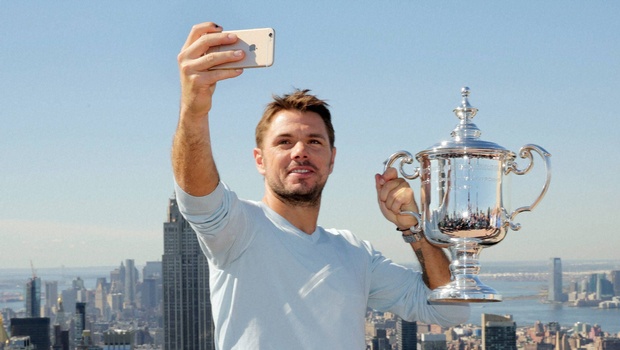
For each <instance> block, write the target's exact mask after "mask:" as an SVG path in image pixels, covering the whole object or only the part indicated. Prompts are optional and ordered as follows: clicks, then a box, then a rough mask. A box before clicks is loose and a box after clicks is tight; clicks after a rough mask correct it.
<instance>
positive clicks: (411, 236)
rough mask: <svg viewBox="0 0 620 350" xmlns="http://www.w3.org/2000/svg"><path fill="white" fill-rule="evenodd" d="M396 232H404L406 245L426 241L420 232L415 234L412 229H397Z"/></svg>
mask: <svg viewBox="0 0 620 350" xmlns="http://www.w3.org/2000/svg"><path fill="white" fill-rule="evenodd" d="M396 231H400V232H402V234H403V240H404V241H405V243H416V242H419V241H421V240H422V239H424V236H423V235H422V234H421V233H420V232H413V231H411V228H404V229H401V228H399V227H397V228H396Z"/></svg>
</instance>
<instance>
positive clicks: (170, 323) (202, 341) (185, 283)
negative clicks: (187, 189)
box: [162, 197, 215, 350]
mask: <svg viewBox="0 0 620 350" xmlns="http://www.w3.org/2000/svg"><path fill="white" fill-rule="evenodd" d="M162 274H163V289H164V305H163V313H164V348H165V349H167V350H180V349H196V350H211V349H214V348H215V345H214V339H213V321H212V316H211V300H210V299H209V297H210V293H209V265H208V263H207V259H206V257H205V256H204V254H203V253H202V251H201V249H200V245H199V243H198V238H197V237H196V234H195V232H194V230H192V228H191V227H190V226H189V223H188V222H187V221H185V219H184V218H183V217H182V216H181V213H180V212H179V208H178V206H177V201H176V198H174V197H173V198H171V199H170V201H169V203H168V220H167V221H166V222H165V223H164V254H163V257H162Z"/></svg>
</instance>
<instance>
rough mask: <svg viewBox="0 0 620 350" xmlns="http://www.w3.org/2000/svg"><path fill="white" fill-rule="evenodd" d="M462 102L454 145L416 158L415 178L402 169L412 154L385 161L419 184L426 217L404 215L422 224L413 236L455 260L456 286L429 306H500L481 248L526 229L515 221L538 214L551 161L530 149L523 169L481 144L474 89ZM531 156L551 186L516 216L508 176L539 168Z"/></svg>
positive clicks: (438, 293) (436, 294)
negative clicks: (483, 269)
mask: <svg viewBox="0 0 620 350" xmlns="http://www.w3.org/2000/svg"><path fill="white" fill-rule="evenodd" d="M461 95H462V97H463V100H462V102H461V105H460V106H459V107H457V108H456V109H454V113H455V114H456V116H457V117H458V118H459V119H460V122H459V124H458V125H457V126H456V128H455V129H454V130H453V131H452V134H451V136H452V139H451V140H449V141H443V142H440V143H437V144H435V145H433V146H431V147H430V148H429V149H427V150H424V151H421V152H419V153H417V154H416V156H415V159H416V160H417V161H418V163H419V164H420V166H419V167H417V168H415V169H414V171H413V173H408V172H406V171H405V170H404V169H403V166H404V165H405V164H412V163H413V162H414V158H413V156H412V155H411V154H410V153H409V152H407V151H400V152H397V153H394V154H393V155H392V156H390V158H388V160H386V161H385V169H387V168H388V167H391V166H392V165H393V164H394V163H395V162H397V161H400V166H399V168H398V170H399V171H400V173H401V175H402V176H403V177H404V178H406V179H409V180H413V179H416V178H418V177H419V178H420V182H421V191H420V202H419V203H420V208H421V213H420V214H418V213H413V212H409V211H407V212H402V214H407V215H411V216H414V217H415V218H416V219H418V224H417V225H416V226H415V227H412V230H414V231H418V232H423V233H424V236H426V239H427V240H428V241H429V242H430V243H431V244H433V245H436V246H439V247H442V248H448V249H449V250H450V252H451V254H452V261H451V264H450V270H451V272H452V281H451V282H450V283H448V284H447V285H445V286H442V287H439V288H436V289H435V290H433V291H432V292H431V295H430V296H429V300H432V301H449V302H487V301H501V300H502V296H501V295H499V294H498V293H497V291H495V289H493V288H491V287H489V286H487V285H485V284H483V283H482V282H480V280H479V278H478V272H479V270H480V264H479V262H478V256H479V255H480V251H481V250H482V248H486V247H490V246H493V245H495V244H497V243H499V242H501V241H502V240H503V239H504V237H505V236H506V232H507V231H508V228H510V229H512V230H514V231H517V230H519V229H520V228H521V225H520V224H518V223H516V222H515V217H516V216H517V215H518V214H520V213H522V212H525V211H530V210H532V209H534V208H535V207H536V206H537V205H538V203H539V202H540V201H541V199H542V198H543V196H544V195H545V193H546V192H547V189H548V187H549V182H550V180H551V163H550V161H549V157H550V156H551V155H550V154H549V153H548V152H547V151H545V150H544V149H543V148H542V147H539V146H536V145H531V144H529V145H525V146H523V147H522V148H521V150H520V151H519V156H520V157H521V158H523V159H528V160H529V163H528V165H527V166H526V167H525V168H524V169H520V168H519V166H518V164H517V163H516V162H515V158H516V154H515V153H514V152H512V151H509V150H506V149H505V148H503V147H501V146H499V145H498V144H496V143H493V142H488V141H483V140H481V139H480V134H481V133H480V129H478V127H477V126H476V125H475V124H474V123H473V122H472V119H473V118H474V116H475V115H476V113H477V112H478V109H476V108H474V107H472V106H471V105H470V104H469V101H468V97H469V88H467V87H464V88H463V89H462V90H461ZM532 151H534V152H536V153H538V154H539V155H540V156H541V157H542V159H543V160H544V163H545V168H546V173H547V176H546V180H545V183H544V185H543V188H542V191H541V192H540V194H539V195H538V198H536V200H535V201H534V202H533V203H532V204H531V205H529V206H525V207H520V208H517V209H516V210H514V211H512V212H508V210H507V209H506V208H505V207H504V202H505V193H504V192H508V191H505V190H507V189H504V187H505V186H507V185H506V184H505V176H508V175H509V174H510V173H514V174H516V175H524V174H527V173H528V172H529V171H530V169H532V166H533V164H534V162H533V157H532Z"/></svg>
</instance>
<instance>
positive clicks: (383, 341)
mask: <svg viewBox="0 0 620 350" xmlns="http://www.w3.org/2000/svg"><path fill="white" fill-rule="evenodd" d="M390 349H392V347H391V346H390V340H389V339H388V338H387V331H386V330H385V329H382V328H377V329H375V336H374V337H373V338H372V339H371V346H370V350H390Z"/></svg>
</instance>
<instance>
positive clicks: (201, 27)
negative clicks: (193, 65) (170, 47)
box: [181, 22, 222, 51]
mask: <svg viewBox="0 0 620 350" xmlns="http://www.w3.org/2000/svg"><path fill="white" fill-rule="evenodd" d="M221 31H222V27H220V26H219V25H217V24H215V23H213V22H205V23H200V24H196V25H195V26H193V27H192V30H191V31H190V32H189V35H188V36H187V40H185V44H183V48H182V49H181V51H183V50H185V49H186V48H188V47H189V46H190V45H192V44H193V43H194V42H195V41H196V40H198V38H200V37H201V36H203V35H204V34H207V33H219V32H221Z"/></svg>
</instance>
